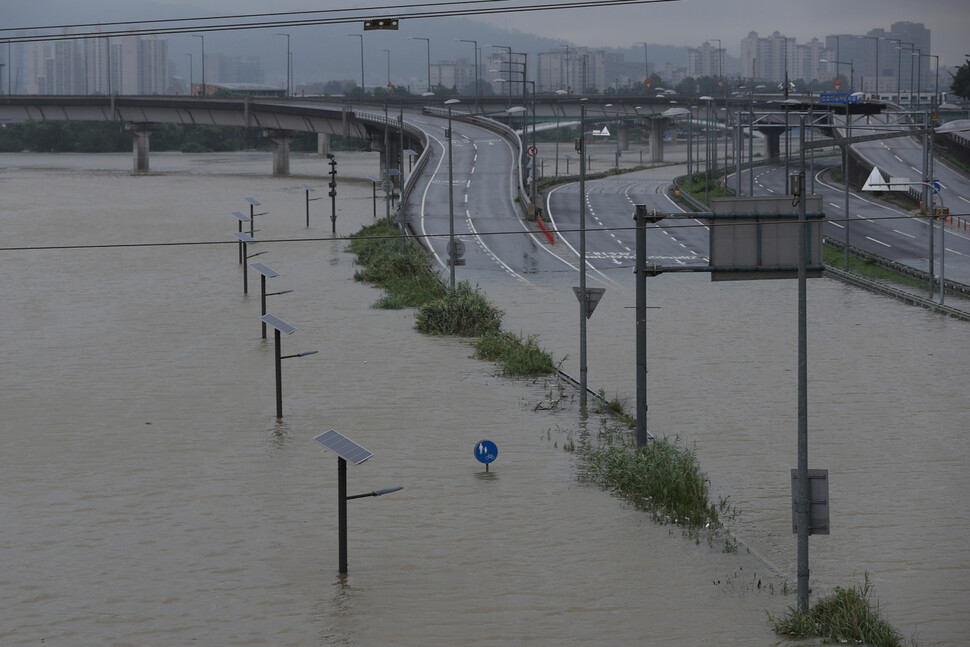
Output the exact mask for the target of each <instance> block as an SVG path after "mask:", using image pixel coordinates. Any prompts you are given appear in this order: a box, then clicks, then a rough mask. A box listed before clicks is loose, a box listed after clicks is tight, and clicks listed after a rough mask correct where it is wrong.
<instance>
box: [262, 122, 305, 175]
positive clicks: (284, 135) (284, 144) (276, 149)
mask: <svg viewBox="0 0 970 647" xmlns="http://www.w3.org/2000/svg"><path fill="white" fill-rule="evenodd" d="M299 135H300V133H297V132H293V131H289V130H264V131H263V137H265V138H266V139H268V140H270V141H271V142H272V143H273V175H289V174H290V142H291V141H293V139H294V138H296V137H298V136H299Z"/></svg>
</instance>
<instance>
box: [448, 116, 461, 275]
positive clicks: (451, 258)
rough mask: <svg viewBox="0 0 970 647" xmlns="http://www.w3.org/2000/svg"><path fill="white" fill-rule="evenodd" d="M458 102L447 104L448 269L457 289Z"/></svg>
mask: <svg viewBox="0 0 970 647" xmlns="http://www.w3.org/2000/svg"><path fill="white" fill-rule="evenodd" d="M456 103H461V102H460V101H459V100H458V99H448V100H447V101H445V105H446V106H448V266H449V267H448V271H449V273H450V282H449V285H450V286H451V289H452V290H454V289H455V262H456V260H457V256H458V254H457V253H456V251H457V250H456V249H455V170H454V165H453V164H452V154H451V153H452V148H451V142H452V140H453V139H454V133H453V132H452V130H451V107H452V106H453V105H455V104H456Z"/></svg>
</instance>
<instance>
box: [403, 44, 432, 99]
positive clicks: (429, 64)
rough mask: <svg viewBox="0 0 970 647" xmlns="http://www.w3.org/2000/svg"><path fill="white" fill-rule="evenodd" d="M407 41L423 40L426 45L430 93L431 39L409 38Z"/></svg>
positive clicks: (429, 89) (429, 90)
mask: <svg viewBox="0 0 970 647" xmlns="http://www.w3.org/2000/svg"><path fill="white" fill-rule="evenodd" d="M408 40H423V41H424V42H425V43H427V45H428V92H431V39H430V38H422V37H421V36H410V37H409V38H408Z"/></svg>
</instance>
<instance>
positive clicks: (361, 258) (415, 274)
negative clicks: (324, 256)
mask: <svg viewBox="0 0 970 647" xmlns="http://www.w3.org/2000/svg"><path fill="white" fill-rule="evenodd" d="M347 251H349V252H351V253H353V254H355V255H356V256H357V264H358V265H360V266H361V269H359V270H357V271H356V272H355V273H354V280H356V281H362V282H364V283H371V284H373V285H376V286H378V287H379V288H381V289H383V290H384V295H383V296H382V297H381V298H380V299H378V301H377V303H375V304H374V307H376V308H385V309H391V310H398V309H401V308H416V307H418V306H421V305H422V304H424V303H427V302H428V301H431V300H433V299H437V298H440V297H442V296H444V294H445V292H446V290H445V287H444V285H443V284H442V283H441V281H440V280H439V279H438V276H437V275H436V274H435V273H434V272H432V271H431V261H430V259H429V258H428V255H427V253H425V251H424V250H423V249H421V247H420V246H419V245H417V244H416V243H415V242H414V241H413V240H411V239H408V240H407V243H406V244H405V245H403V246H402V244H401V232H400V230H399V229H398V228H397V227H394V226H393V225H388V224H387V223H386V222H384V221H381V222H378V223H374V224H372V225H367V226H366V227H363V228H361V230H360V231H358V232H357V233H356V234H354V235H352V236H351V240H350V244H349V245H348V246H347Z"/></svg>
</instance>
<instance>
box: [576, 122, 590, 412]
mask: <svg viewBox="0 0 970 647" xmlns="http://www.w3.org/2000/svg"><path fill="white" fill-rule="evenodd" d="M577 148H579V410H580V412H582V413H583V414H584V415H585V413H586V403H587V395H586V391H587V386H586V385H587V377H588V368H587V366H586V319H587V318H588V316H589V314H588V313H589V305H588V302H587V295H586V104H585V103H582V104H580V107H579V146H578V147H577Z"/></svg>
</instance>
